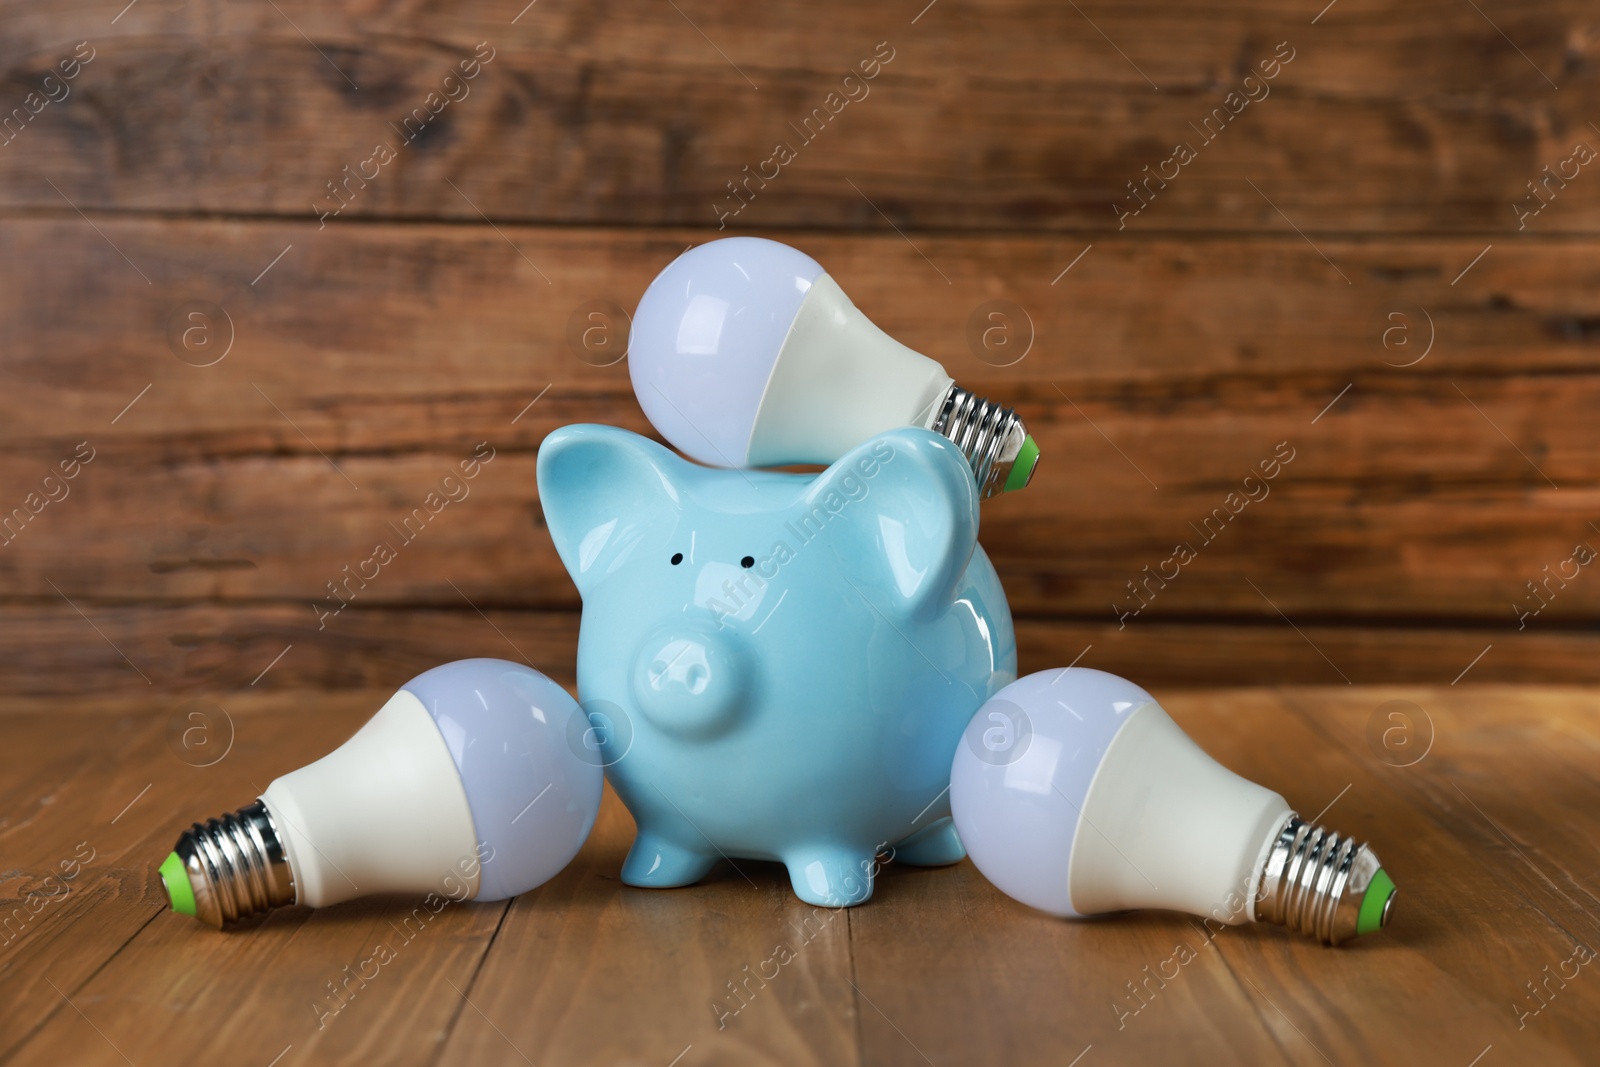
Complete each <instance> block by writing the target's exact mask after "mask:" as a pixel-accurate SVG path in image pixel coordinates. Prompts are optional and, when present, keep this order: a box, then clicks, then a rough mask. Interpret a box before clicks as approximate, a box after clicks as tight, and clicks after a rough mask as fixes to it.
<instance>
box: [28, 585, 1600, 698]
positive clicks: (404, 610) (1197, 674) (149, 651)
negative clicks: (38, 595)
mask: <svg viewBox="0 0 1600 1067" xmlns="http://www.w3.org/2000/svg"><path fill="white" fill-rule="evenodd" d="M80 611H81V612H82V614H79V612H80ZM1016 631H1017V646H1018V659H1019V663H1020V668H1021V671H1022V672H1023V673H1025V674H1026V673H1030V672H1033V671H1040V670H1046V669H1048V668H1051V667H1060V666H1064V665H1066V664H1069V663H1072V662H1074V661H1076V662H1078V663H1079V664H1080V665H1081V666H1085V667H1095V668H1098V669H1100V670H1105V671H1110V672H1111V673H1113V674H1120V675H1123V676H1126V677H1132V678H1138V679H1140V680H1141V681H1142V682H1146V683H1149V684H1152V685H1154V684H1169V685H1204V686H1233V685H1238V684H1239V682H1240V681H1241V680H1243V681H1246V682H1248V683H1250V684H1259V685H1265V684H1274V683H1286V684H1302V685H1317V684H1333V685H1341V684H1345V682H1346V680H1348V681H1349V682H1350V683H1352V684H1357V685H1363V684H1377V683H1404V682H1415V681H1417V680H1418V679H1425V680H1427V681H1432V682H1437V683H1440V684H1448V683H1450V682H1451V681H1453V680H1455V679H1458V678H1459V679H1461V680H1463V681H1472V682H1480V681H1517V680H1520V679H1523V678H1528V677H1540V678H1579V679H1582V678H1590V677H1593V675H1594V671H1595V644H1594V636H1593V635H1592V634H1590V633H1588V632H1586V631H1584V630H1563V629H1558V628H1555V627H1543V628H1533V627H1530V628H1529V629H1528V630H1527V631H1526V632H1524V633H1520V634H1519V633H1509V634H1508V633H1503V632H1496V631H1494V630H1487V629H1482V628H1466V627H1463V626H1459V625H1458V626H1456V627H1453V628H1452V627H1450V626H1449V625H1447V624H1444V623H1440V624H1438V625H1429V626H1424V625H1391V626H1382V625H1373V624H1371V623H1352V624H1346V625H1327V624H1323V625H1318V624H1316V623H1309V622H1302V623H1295V624H1293V625H1291V624H1290V622H1287V621H1285V620H1284V619H1283V618H1282V617H1277V616H1274V617H1271V618H1261V619H1252V620H1241V621H1236V622H1229V621H1224V620H1218V619H1209V620H1206V621H1202V622H1180V623H1171V622H1161V621H1157V620H1153V619H1150V620H1134V621H1132V622H1130V623H1129V624H1128V625H1127V626H1125V627H1119V626H1118V624H1117V623H1116V622H1114V621H1106V622H1101V621H1084V620H1070V619H1026V618H1025V619H1019V620H1017V622H1016ZM577 646H578V616H577V614H576V613H575V612H569V611H527V610H521V609H501V608H495V607H486V608H484V607H474V606H473V605H471V604H467V603H465V602H460V603H459V606H457V607H454V608H444V607H439V608H425V607H416V606H393V607H351V608H348V609H346V610H345V612H344V613H343V614H341V615H339V616H338V617H337V618H336V619H335V620H333V621H332V622H330V623H329V625H328V626H327V627H326V628H324V629H321V630H319V629H318V628H317V619H316V616H315V614H314V613H313V612H312V610H311V608H310V606H309V605H303V604H260V603H256V604H188V605H165V606H159V605H151V604H124V605H116V606H108V605H99V604H93V603H79V602H74V604H73V605H68V604H64V603H61V602H60V601H59V600H57V601H56V602H54V603H49V602H41V603H37V604H27V605H12V606H8V607H4V608H0V687H3V689H4V691H5V692H7V693H9V694H11V695H12V696H14V697H16V698H18V699H22V698H28V702H26V703H25V704H24V705H23V707H25V708H29V709H34V708H37V707H49V708H52V709H54V710H56V711H57V712H65V711H66V710H67V708H68V707H71V708H83V709H84V710H89V711H92V710H98V709H101V708H103V707H104V706H105V705H106V704H107V702H110V703H112V704H115V703H116V702H117V701H119V700H127V699H137V701H138V703H137V706H138V707H140V708H141V709H142V710H143V712H144V713H145V714H149V715H153V716H157V717H165V716H170V715H172V714H174V713H175V712H177V711H178V710H180V709H181V708H183V707H184V706H185V705H186V703H187V702H188V701H190V700H194V699H207V700H212V701H214V702H219V706H221V707H222V708H223V710H225V711H231V708H232V705H231V704H230V703H228V699H231V698H226V699H225V698H224V697H223V696H221V695H220V694H224V693H228V692H230V691H236V690H239V689H240V688H244V689H247V690H249V691H250V692H252V693H255V692H278V691H284V690H291V691H310V690H316V689H323V690H329V691H337V690H345V689H351V688H361V687H365V686H377V687H384V686H387V687H390V688H395V687H398V686H400V685H401V684H403V683H404V682H405V681H406V680H407V679H409V678H412V677H414V676H415V675H417V674H420V673H421V672H423V671H425V670H427V669H428V668H430V667H435V666H438V665H439V664H440V663H445V662H448V661H450V660H454V659H465V658H468V657H471V656H495V657H499V658H502V659H509V660H516V661H519V662H525V663H528V664H529V665H531V666H534V667H536V668H538V669H539V670H541V671H544V672H545V673H546V674H548V675H550V676H551V677H552V678H555V679H556V680H557V681H558V682H560V683H561V684H562V685H565V686H566V687H567V689H568V690H569V691H574V692H575V691H576V680H575V677H574V670H575V666H574V665H575V663H576V656H577ZM1080 657H1081V658H1080ZM63 699H69V700H70V704H69V705H63V704H62V703H61V702H62V700H63Z"/></svg>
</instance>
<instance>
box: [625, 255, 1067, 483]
mask: <svg viewBox="0 0 1600 1067" xmlns="http://www.w3.org/2000/svg"><path fill="white" fill-rule="evenodd" d="M628 369H629V374H630V376H631V377H632V380H633V390H634V394H635V395H636V396H637V397H638V399H639V405H640V407H642V408H643V409H644V412H645V415H646V416H647V417H648V418H649V419H650V423H651V425H653V426H654V427H655V428H656V429H657V430H658V431H659V432H660V433H661V435H662V436H663V437H665V438H666V439H667V440H668V441H670V442H671V443H672V444H673V445H674V446H675V447H677V448H678V449H679V450H680V451H682V452H683V453H684V454H686V455H688V456H690V457H692V458H694V459H696V460H699V461H700V462H701V463H706V464H709V465H711V466H716V467H771V466H783V465H787V464H793V463H819V464H826V463H832V462H834V461H835V460H837V459H838V458H839V457H840V456H843V455H844V454H845V453H846V452H848V451H849V450H850V449H852V448H854V447H856V446H857V445H859V444H861V443H862V442H863V441H866V440H867V439H868V438H871V437H873V436H875V435H877V434H879V433H882V432H883V431H885V430H890V429H894V428H895V427H898V426H922V427H924V428H927V429H930V430H934V431H935V432H938V433H942V434H944V435H945V436H947V437H949V438H950V439H951V440H952V441H954V442H955V443H956V444H957V445H958V446H959V447H960V448H961V449H962V452H963V454H965V455H966V457H967V459H968V461H969V462H970V463H971V464H972V466H973V471H974V475H975V476H976V478H977V480H978V486H979V489H980V490H981V491H982V492H983V494H984V495H985V496H988V495H991V494H993V493H996V492H1001V491H1004V490H1007V489H1020V488H1021V487H1022V486H1024V485H1026V484H1027V482H1028V480H1029V479H1030V478H1031V477H1032V475H1033V469H1034V466H1035V465H1036V464H1037V462H1038V456H1039V450H1038V447H1037V446H1036V445H1035V444H1034V443H1033V438H1031V437H1029V436H1028V433H1027V430H1026V428H1025V427H1024V426H1023V425H1022V421H1021V420H1020V419H1018V418H1017V416H1016V413H1015V412H1012V411H1009V410H1007V409H1004V408H1001V407H999V406H998V405H995V404H992V403H990V402H989V401H987V400H983V399H982V398H979V397H976V396H973V395H972V394H971V393H969V392H967V391H966V390H964V389H962V388H960V387H959V386H957V385H956V384H955V383H954V382H953V381H952V379H951V378H950V375H949V374H947V373H946V372H945V369H944V368H943V367H941V366H940V365H939V364H938V363H936V362H934V361H933V360H931V359H929V358H928V357H927V356H924V355H921V354H920V353H917V352H914V351H912V350H911V349H909V348H907V347H906V346H905V345H902V344H901V343H900V342H898V341H896V340H894V338H892V337H890V336H889V335H888V334H886V333H884V332H883V331H882V330H880V329H878V327H877V326H875V325H873V323H872V321H871V320H870V319H868V318H867V317H866V316H865V315H863V314H862V313H861V312H860V311H859V310H858V309H857V308H856V306H855V305H854V304H852V303H851V302H850V298H849V297H847V296H846V295H845V294H844V291H843V290H842V289H840V288H839V285H838V283H837V282H835V281H834V280H833V278H832V277H830V276H829V275H828V274H827V273H826V272H825V271H824V270H823V269H822V265H821V264H819V263H818V262H817V261H816V260H814V259H812V258H811V257H810V256H808V255H806V254H805V253H803V252H801V251H799V250H798V249H795V248H791V247H789V246H788V245H785V244H781V243H779V242H777V241H768V240H765V239H762V238H758V237H728V238H723V239H722V240H718V241H711V242H708V243H706V244H703V245H700V246H698V247H696V248H692V249H690V250H689V251H687V252H685V253H683V255H681V256H679V257H678V258H677V259H675V260H673V261H672V263H670V264H669V265H668V266H667V268H666V269H665V270H663V271H662V272H661V273H660V274H659V275H658V276H657V277H656V279H655V281H653V282H651V283H650V287H649V288H648V289H646V290H645V293H644V296H643V297H641V298H640V300H639V306H638V309H637V310H636V311H635V313H634V317H633V329H632V334H631V340H630V342H629V350H628Z"/></svg>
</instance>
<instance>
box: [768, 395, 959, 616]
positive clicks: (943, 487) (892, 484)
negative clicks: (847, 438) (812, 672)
mask: <svg viewBox="0 0 1600 1067" xmlns="http://www.w3.org/2000/svg"><path fill="white" fill-rule="evenodd" d="M801 507H802V508H803V509H804V510H803V511H802V513H801V515H800V517H799V520H798V523H799V526H800V527H801V528H802V529H806V530H812V529H816V528H818V527H819V526H820V527H821V528H822V529H824V530H826V533H825V535H824V537H823V540H824V542H825V543H826V544H829V545H831V546H832V547H833V550H834V552H835V553H836V555H837V556H838V558H839V563H840V566H841V568H842V569H843V573H845V574H846V575H849V577H850V581H851V584H853V585H855V586H856V588H857V591H858V592H860V593H861V594H862V595H864V596H866V597H867V599H868V601H869V602H870V603H871V604H872V605H874V606H879V605H883V604H885V603H886V602H887V603H888V604H889V605H891V606H898V607H899V608H901V609H902V610H903V611H905V612H907V613H911V614H917V613H921V612H924V611H939V610H942V609H943V607H944V605H945V604H946V603H947V602H948V599H949V597H950V596H951V595H953V592H954V590H955V587H956V583H957V582H958V581H959V580H960V578H961V576H962V574H963V573H964V572H965V571H966V569H967V561H968V560H970V559H971V558H972V549H973V547H974V546H975V545H976V544H977V542H978V486H977V482H976V481H975V480H974V479H973V476H972V468H971V467H970V466H969V465H968V464H967V460H966V457H964V456H963V455H962V454H961V452H960V451H959V450H958V449H957V448H956V446H955V445H954V444H952V443H951V442H950V441H949V439H947V438H944V437H941V436H939V435H938V434H936V433H932V432H930V431H928V430H922V429H917V428H913V427H905V428H903V429H898V430H890V431H889V432H887V433H883V434H879V435H878V436H877V437H874V438H873V439H872V440H870V441H868V442H866V443H865V444H863V445H861V446H859V447H857V448H856V449H854V450H853V451H851V452H850V453H848V454H847V455H846V456H844V458H842V459H840V460H839V461H838V462H836V463H835V464H833V466H831V467H829V468H828V469H827V470H826V471H824V472H823V473H822V474H821V475H819V476H818V477H817V479H816V481H814V482H813V483H812V484H811V487H810V488H809V489H808V490H807V492H806V493H805V496H804V498H803V499H802V501H801ZM828 527H833V529H827V528H828Z"/></svg>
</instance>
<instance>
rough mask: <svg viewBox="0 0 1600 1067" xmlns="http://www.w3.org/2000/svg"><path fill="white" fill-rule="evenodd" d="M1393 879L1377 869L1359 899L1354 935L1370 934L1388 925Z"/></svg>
mask: <svg viewBox="0 0 1600 1067" xmlns="http://www.w3.org/2000/svg"><path fill="white" fill-rule="evenodd" d="M1394 894H1395V887H1394V879H1392V878H1390V877H1389V872H1388V871H1386V870H1384V869H1383V868H1382V867H1379V868H1378V870H1377V873H1375V874H1374V875H1373V876H1372V881H1371V882H1368V883H1367V894H1366V896H1364V897H1362V898H1361V911H1360V913H1359V914H1358V915H1357V916H1356V933H1357V934H1370V933H1372V931H1374V930H1378V929H1381V928H1382V927H1384V926H1387V925H1388V924H1389V902H1390V901H1391V900H1392V899H1394Z"/></svg>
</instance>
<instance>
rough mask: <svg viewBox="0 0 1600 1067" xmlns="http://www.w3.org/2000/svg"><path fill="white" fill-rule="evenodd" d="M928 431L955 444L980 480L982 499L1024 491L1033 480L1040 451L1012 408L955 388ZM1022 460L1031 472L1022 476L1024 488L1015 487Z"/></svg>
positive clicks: (957, 386)
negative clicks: (1014, 476) (1016, 468)
mask: <svg viewBox="0 0 1600 1067" xmlns="http://www.w3.org/2000/svg"><path fill="white" fill-rule="evenodd" d="M928 428H929V429H931V430H932V431H933V432H934V433H939V434H943V435H944V436H946V437H948V438H949V439H950V440H951V441H954V442H955V445H956V447H957V448H959V449H961V453H962V455H964V456H966V457H967V462H968V463H970V464H972V473H973V475H974V476H975V477H976V478H977V480H978V496H979V497H980V498H987V497H991V496H994V495H995V494H997V493H1002V492H1005V491H1006V490H1007V489H1021V488H1023V487H1024V486H1026V485H1027V484H1028V482H1029V481H1032V480H1033V471H1034V464H1035V463H1036V462H1037V459H1038V450H1037V449H1036V448H1034V446H1033V444H1032V439H1031V438H1030V437H1029V436H1028V429H1027V427H1026V426H1024V425H1023V424H1022V419H1020V418H1018V417H1017V413H1016V412H1015V411H1012V410H1011V409H1010V408H1003V407H1001V406H1000V405H999V404H996V403H994V402H992V401H989V400H985V399H984V398H983V397H981V396H977V395H975V394H973V393H969V392H968V391H967V390H965V389H963V388H961V387H960V386H959V385H952V386H950V391H949V392H947V393H945V395H944V400H943V401H942V402H941V403H940V404H939V409H938V413H937V414H936V415H934V418H933V422H932V424H931V425H930V426H929V427H928ZM1025 452H1027V453H1028V454H1027V455H1026V456H1024V453H1025ZM1019 458H1021V459H1022V461H1023V462H1026V463H1027V464H1028V469H1027V471H1026V473H1025V474H1019V477H1020V478H1021V480H1022V484H1021V485H1011V484H1010V482H1011V480H1012V479H1011V473H1012V469H1013V467H1014V466H1015V465H1016V463H1017V462H1018V460H1019Z"/></svg>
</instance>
